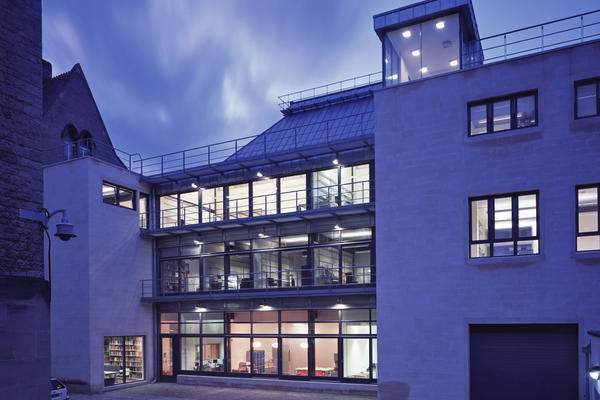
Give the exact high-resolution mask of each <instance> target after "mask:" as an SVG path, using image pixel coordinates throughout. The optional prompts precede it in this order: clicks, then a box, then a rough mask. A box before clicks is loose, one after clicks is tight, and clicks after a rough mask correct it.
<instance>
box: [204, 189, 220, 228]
mask: <svg viewBox="0 0 600 400" xmlns="http://www.w3.org/2000/svg"><path fill="white" fill-rule="evenodd" d="M223 205H224V203H223V188H222V187H215V188H210V189H204V190H202V222H203V223H208V222H218V221H223V219H224V209H225V207H224V206H223Z"/></svg>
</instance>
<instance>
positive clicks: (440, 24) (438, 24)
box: [435, 21, 446, 29]
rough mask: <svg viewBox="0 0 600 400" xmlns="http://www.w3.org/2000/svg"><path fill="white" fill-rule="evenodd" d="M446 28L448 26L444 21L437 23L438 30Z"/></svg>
mask: <svg viewBox="0 0 600 400" xmlns="http://www.w3.org/2000/svg"><path fill="white" fill-rule="evenodd" d="M445 26H446V24H445V23H444V21H440V22H436V24H435V27H436V28H438V29H444V27H445Z"/></svg>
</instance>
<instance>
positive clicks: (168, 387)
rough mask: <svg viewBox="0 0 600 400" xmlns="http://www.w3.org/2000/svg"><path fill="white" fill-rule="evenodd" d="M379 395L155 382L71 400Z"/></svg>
mask: <svg viewBox="0 0 600 400" xmlns="http://www.w3.org/2000/svg"><path fill="white" fill-rule="evenodd" d="M375 398H376V396H375V395H373V396H351V395H343V394H329V393H318V392H290V391H284V390H282V391H277V390H264V389H247V388H229V387H214V386H187V385H177V384H175V383H162V382H161V383H155V384H148V385H141V386H136V387H131V388H127V389H119V390H112V391H110V392H105V393H102V394H94V395H86V394H78V393H72V394H71V399H72V400H141V399H147V400H172V399H188V400H197V399H207V400H208V399H219V400H237V399H240V400H287V399H289V400H312V399H319V400H323V399H327V400H371V399H375Z"/></svg>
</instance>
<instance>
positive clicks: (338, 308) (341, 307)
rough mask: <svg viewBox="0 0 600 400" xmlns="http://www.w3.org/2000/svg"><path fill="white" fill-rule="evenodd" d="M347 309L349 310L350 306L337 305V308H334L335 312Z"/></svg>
mask: <svg viewBox="0 0 600 400" xmlns="http://www.w3.org/2000/svg"><path fill="white" fill-rule="evenodd" d="M346 308H348V306H347V305H345V304H336V305H335V306H333V309H334V310H345V309H346Z"/></svg>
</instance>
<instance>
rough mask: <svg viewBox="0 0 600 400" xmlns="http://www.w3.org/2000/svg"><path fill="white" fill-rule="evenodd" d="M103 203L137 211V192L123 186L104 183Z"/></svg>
mask: <svg viewBox="0 0 600 400" xmlns="http://www.w3.org/2000/svg"><path fill="white" fill-rule="evenodd" d="M102 201H103V202H104V203H106V204H112V205H115V206H120V207H125V208H129V209H132V210H135V191H134V190H132V189H128V188H125V187H123V186H119V185H115V184H112V183H108V182H102Z"/></svg>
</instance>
